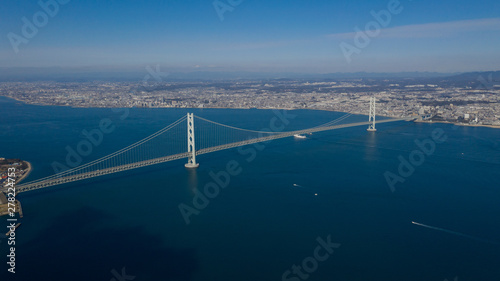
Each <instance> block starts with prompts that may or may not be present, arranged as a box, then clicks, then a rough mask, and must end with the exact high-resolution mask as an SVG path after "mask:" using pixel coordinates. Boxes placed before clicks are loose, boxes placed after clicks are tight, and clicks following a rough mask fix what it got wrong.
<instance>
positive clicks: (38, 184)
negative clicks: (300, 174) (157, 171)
mask: <svg viewBox="0 0 500 281" xmlns="http://www.w3.org/2000/svg"><path fill="white" fill-rule="evenodd" d="M412 119H413V118H401V119H386V120H380V121H377V123H388V122H396V121H410V120H412ZM369 124H371V122H358V123H350V124H342V125H336V126H328V127H317V128H311V129H304V130H297V131H291V132H284V133H282V134H277V135H271V136H266V137H261V138H255V139H250V140H246V141H240V142H234V143H229V144H225V145H219V146H214V147H209V148H204V149H200V150H198V151H196V155H201V154H207V153H211V152H215V151H219V150H224V149H230V148H234V147H239V146H244V145H249V144H253V143H259V142H265V141H270V140H275V139H281V138H286V137H290V136H293V135H296V134H308V133H315V132H322V131H329V130H336V129H341V128H349V127H356V126H363V125H369ZM188 156H189V153H188V152H184V153H179V154H174V155H170V156H165V157H160V158H155V159H150V160H145V161H140V162H135V163H132V164H126V165H121V166H116V167H112V168H107V169H102V170H96V171H92V172H87V173H82V174H78V175H72V176H62V177H58V178H54V179H50V180H46V181H36V180H35V181H34V182H31V183H26V184H21V185H19V186H17V192H18V193H20V192H26V191H30V190H35V189H40V188H45V187H49V186H54V185H59V184H64V183H69V182H74V181H80V180H85V179H90V178H94V177H98V176H104V175H108V174H113V173H118V172H122V171H127V170H132V169H137V168H141V167H146V166H151V165H155V164H160V163H165V162H169V161H174V160H178V159H182V158H188Z"/></svg>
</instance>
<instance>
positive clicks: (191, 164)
mask: <svg viewBox="0 0 500 281" xmlns="http://www.w3.org/2000/svg"><path fill="white" fill-rule="evenodd" d="M187 133H188V135H187V137H188V138H187V139H188V152H190V153H191V154H190V155H189V157H188V162H187V163H186V164H185V165H184V167H186V168H190V169H195V168H198V166H200V164H198V163H196V149H195V146H194V117H193V113H188V114H187Z"/></svg>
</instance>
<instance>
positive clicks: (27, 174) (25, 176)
mask: <svg viewBox="0 0 500 281" xmlns="http://www.w3.org/2000/svg"><path fill="white" fill-rule="evenodd" d="M23 162H24V163H26V164H27V165H28V171H27V172H26V173H24V175H23V176H22V177H21V178H20V179H19V180H17V183H16V184H19V183H20V182H21V181H23V180H24V179H25V178H27V177H28V176H29V175H30V173H31V171H32V170H33V167H32V166H31V163H30V162H28V161H24V160H23Z"/></svg>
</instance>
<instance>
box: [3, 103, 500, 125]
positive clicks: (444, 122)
mask: <svg viewBox="0 0 500 281" xmlns="http://www.w3.org/2000/svg"><path fill="white" fill-rule="evenodd" d="M2 97H5V98H9V99H13V100H15V101H18V102H22V103H24V104H27V105H35V106H60V107H70V108H109V109H111V108H128V109H131V108H138V109H140V108H145V109H146V108H147V109H242V110H244V109H259V110H273V109H280V110H318V111H331V112H339V113H350V114H356V115H365V116H368V115H367V114H364V113H359V112H346V111H336V110H329V109H319V108H315V109H313V108H279V107H275V108H258V107H251V108H248V107H202V108H198V107H107V106H103V107H84V106H77V107H75V106H71V105H55V104H39V103H28V102H26V101H23V100H19V99H16V98H13V97H8V96H2ZM376 116H380V117H387V118H402V117H400V116H399V117H398V116H389V115H382V114H379V115H376ZM413 122H418V123H442V124H453V125H457V126H463V127H484V128H491V129H500V125H482V124H475V125H470V124H464V123H454V122H450V121H423V120H421V121H419V120H415V121H413Z"/></svg>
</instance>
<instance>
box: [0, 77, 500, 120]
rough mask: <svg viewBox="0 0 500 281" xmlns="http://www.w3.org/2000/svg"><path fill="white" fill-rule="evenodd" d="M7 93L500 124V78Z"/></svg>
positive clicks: (11, 92)
mask: <svg viewBox="0 0 500 281" xmlns="http://www.w3.org/2000/svg"><path fill="white" fill-rule="evenodd" d="M0 95H2V96H6V97H10V98H13V99H16V100H19V101H23V102H26V103H29V104H39V105H59V106H71V107H150V108H169V107H174V108H201V107H204V108H261V109H269V108H281V109H316V110H331V111H341V112H351V113H359V114H367V112H368V107H369V103H368V101H369V98H370V97H371V96H375V97H376V99H377V115H383V116H389V117H409V116H417V115H419V116H432V120H435V121H448V122H454V123H465V124H472V125H495V126H500V85H494V84H491V85H482V84H478V83H475V84H467V83H465V84H462V85H457V84H456V83H450V82H449V81H446V82H439V81H437V82H436V81H432V82H429V81H425V80H414V79H399V80H394V79H393V80H389V79H385V80H384V79H350V80H338V81H332V80H328V81H321V80H312V81H306V80H292V79H282V80H264V81H262V80H259V81H205V82H199V81H198V82H191V81H183V82H155V83H144V82H102V81H92V82H2V83H0Z"/></svg>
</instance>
